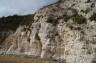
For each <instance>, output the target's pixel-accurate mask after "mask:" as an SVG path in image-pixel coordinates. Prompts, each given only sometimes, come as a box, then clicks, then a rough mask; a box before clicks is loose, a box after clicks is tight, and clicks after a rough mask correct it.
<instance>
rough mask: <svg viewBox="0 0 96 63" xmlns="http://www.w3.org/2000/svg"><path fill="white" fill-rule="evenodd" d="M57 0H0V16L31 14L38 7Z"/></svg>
mask: <svg viewBox="0 0 96 63" xmlns="http://www.w3.org/2000/svg"><path fill="white" fill-rule="evenodd" d="M57 1H58V0H0V17H1V16H8V15H14V14H19V15H26V14H32V13H34V12H35V11H37V10H38V9H39V8H41V7H43V6H45V5H48V4H51V3H55V2H57Z"/></svg>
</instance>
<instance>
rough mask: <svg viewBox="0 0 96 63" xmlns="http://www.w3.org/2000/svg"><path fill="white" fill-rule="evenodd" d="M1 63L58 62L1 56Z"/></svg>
mask: <svg viewBox="0 0 96 63" xmlns="http://www.w3.org/2000/svg"><path fill="white" fill-rule="evenodd" d="M0 63H57V62H54V61H46V60H38V59H31V58H19V57H15V56H7V55H0Z"/></svg>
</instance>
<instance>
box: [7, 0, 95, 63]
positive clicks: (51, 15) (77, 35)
mask: <svg viewBox="0 0 96 63" xmlns="http://www.w3.org/2000/svg"><path fill="white" fill-rule="evenodd" d="M95 3H96V2H95V0H92V1H91V0H64V2H62V1H61V2H59V3H55V4H53V5H49V6H47V7H44V8H42V9H40V10H39V11H38V12H37V13H36V14H35V16H34V23H32V25H31V26H30V27H26V28H23V27H21V28H20V27H19V28H18V30H17V31H16V33H15V34H14V36H15V37H17V39H15V38H13V39H14V40H16V41H13V44H12V45H14V46H12V47H10V48H9V50H8V52H7V53H10V51H13V52H14V53H16V54H17V53H18V54H20V53H23V54H27V55H34V56H40V57H41V58H54V59H60V60H66V63H95V62H96V14H95V8H96V4H95ZM22 29H23V31H21V30H22ZM18 31H20V32H19V33H17V32H18Z"/></svg>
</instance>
